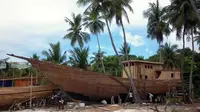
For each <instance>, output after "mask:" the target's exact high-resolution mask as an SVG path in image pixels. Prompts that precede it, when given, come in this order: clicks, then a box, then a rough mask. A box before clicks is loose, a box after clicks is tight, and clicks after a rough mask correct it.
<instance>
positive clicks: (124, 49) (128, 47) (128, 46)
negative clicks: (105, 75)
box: [119, 43, 131, 60]
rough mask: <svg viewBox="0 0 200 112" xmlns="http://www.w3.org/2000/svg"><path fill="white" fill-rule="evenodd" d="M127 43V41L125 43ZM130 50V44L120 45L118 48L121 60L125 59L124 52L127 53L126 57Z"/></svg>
mask: <svg viewBox="0 0 200 112" xmlns="http://www.w3.org/2000/svg"><path fill="white" fill-rule="evenodd" d="M126 44H127V43H126ZM130 51H131V46H130V45H128V44H127V45H125V46H124V44H123V45H121V47H120V48H119V54H120V55H122V57H121V58H122V60H126V59H127V57H126V54H127V55H128V59H129V58H130V57H129V54H130Z"/></svg>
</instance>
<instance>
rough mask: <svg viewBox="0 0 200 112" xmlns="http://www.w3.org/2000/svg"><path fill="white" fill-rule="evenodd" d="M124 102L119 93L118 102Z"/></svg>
mask: <svg viewBox="0 0 200 112" xmlns="http://www.w3.org/2000/svg"><path fill="white" fill-rule="evenodd" d="M121 103H122V99H121V98H120V96H119V95H118V104H121Z"/></svg>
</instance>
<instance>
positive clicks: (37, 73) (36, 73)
mask: <svg viewBox="0 0 200 112" xmlns="http://www.w3.org/2000/svg"><path fill="white" fill-rule="evenodd" d="M35 72H36V84H38V71H37V69H35Z"/></svg>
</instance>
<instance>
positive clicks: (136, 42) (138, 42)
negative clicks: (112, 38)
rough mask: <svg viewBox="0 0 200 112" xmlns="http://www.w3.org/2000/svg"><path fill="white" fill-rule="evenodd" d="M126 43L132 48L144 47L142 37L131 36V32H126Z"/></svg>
mask: <svg viewBox="0 0 200 112" xmlns="http://www.w3.org/2000/svg"><path fill="white" fill-rule="evenodd" d="M120 35H121V37H122V38H123V34H122V32H120ZM126 39H127V43H130V44H131V45H133V46H134V47H139V46H142V45H144V37H142V36H140V35H132V34H131V32H126Z"/></svg>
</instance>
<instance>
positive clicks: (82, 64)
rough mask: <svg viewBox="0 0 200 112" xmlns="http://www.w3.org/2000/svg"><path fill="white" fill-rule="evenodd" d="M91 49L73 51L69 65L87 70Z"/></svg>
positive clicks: (76, 48) (75, 49) (75, 48)
mask: <svg viewBox="0 0 200 112" xmlns="http://www.w3.org/2000/svg"><path fill="white" fill-rule="evenodd" d="M88 55H89V48H82V47H80V48H79V47H74V49H73V50H72V51H71V56H70V57H69V61H68V62H69V63H70V64H71V65H72V66H73V67H77V68H81V69H83V70H87V67H88V66H89V64H88V60H87V58H88Z"/></svg>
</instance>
